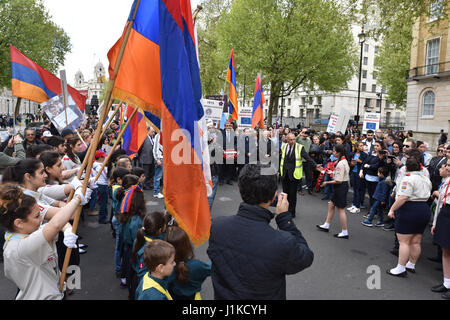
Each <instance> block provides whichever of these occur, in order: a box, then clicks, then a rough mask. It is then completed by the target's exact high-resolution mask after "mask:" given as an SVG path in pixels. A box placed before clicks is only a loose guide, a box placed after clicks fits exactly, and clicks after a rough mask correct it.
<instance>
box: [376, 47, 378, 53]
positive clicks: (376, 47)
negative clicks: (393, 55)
mask: <svg viewBox="0 0 450 320" xmlns="http://www.w3.org/2000/svg"><path fill="white" fill-rule="evenodd" d="M375 54H378V46H375Z"/></svg>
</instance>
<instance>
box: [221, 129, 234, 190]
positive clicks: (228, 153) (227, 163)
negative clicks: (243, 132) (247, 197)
mask: <svg viewBox="0 0 450 320" xmlns="http://www.w3.org/2000/svg"><path fill="white" fill-rule="evenodd" d="M222 142H223V151H224V153H223V157H224V163H223V165H222V179H221V180H222V181H221V182H222V184H223V182H226V183H227V184H229V185H233V183H232V182H231V180H232V179H233V177H234V174H235V171H236V165H235V156H234V154H236V155H237V137H236V133H235V132H234V130H233V124H232V123H231V122H227V123H226V124H225V130H224V131H222ZM234 152H235V153H234Z"/></svg>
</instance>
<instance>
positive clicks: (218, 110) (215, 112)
mask: <svg viewBox="0 0 450 320" xmlns="http://www.w3.org/2000/svg"><path fill="white" fill-rule="evenodd" d="M202 105H203V110H204V112H205V118H206V119H211V120H213V121H218V120H220V119H221V118H222V111H223V106H224V103H223V101H220V100H211V99H202Z"/></svg>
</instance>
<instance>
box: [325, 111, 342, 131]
mask: <svg viewBox="0 0 450 320" xmlns="http://www.w3.org/2000/svg"><path fill="white" fill-rule="evenodd" d="M338 119H339V117H338V116H335V115H334V114H332V115H330V120H329V121H328V127H327V132H328V133H336V124H337V122H338Z"/></svg>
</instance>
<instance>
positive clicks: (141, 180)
mask: <svg viewBox="0 0 450 320" xmlns="http://www.w3.org/2000/svg"><path fill="white" fill-rule="evenodd" d="M131 174H134V175H135V176H138V177H139V186H140V187H141V188H142V189H144V182H145V179H146V177H145V171H144V169H142V168H141V167H133V169H131Z"/></svg>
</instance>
